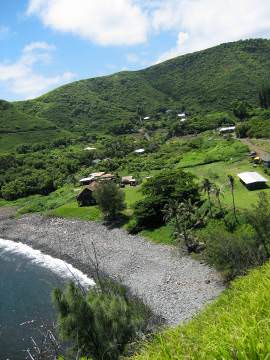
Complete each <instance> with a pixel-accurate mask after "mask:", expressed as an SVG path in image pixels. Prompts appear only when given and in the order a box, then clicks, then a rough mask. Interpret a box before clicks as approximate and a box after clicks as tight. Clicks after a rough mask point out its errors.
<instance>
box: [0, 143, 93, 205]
mask: <svg viewBox="0 0 270 360" xmlns="http://www.w3.org/2000/svg"><path fill="white" fill-rule="evenodd" d="M92 161H93V154H91V153H89V152H86V151H83V150H76V149H73V151H68V150H65V149H61V150H51V151H50V150H48V151H47V150H46V151H39V152H36V153H27V154H23V155H21V154H2V155H0V195H1V196H2V197H3V198H4V199H6V200H15V199H18V198H21V197H25V196H28V195H33V194H41V195H47V194H49V193H50V192H52V191H54V190H55V189H57V188H59V187H61V186H63V185H64V184H66V183H71V182H74V181H75V179H74V174H75V173H76V172H77V171H78V170H79V169H80V168H81V167H83V166H86V167H87V166H88V167H89V166H91V165H92Z"/></svg>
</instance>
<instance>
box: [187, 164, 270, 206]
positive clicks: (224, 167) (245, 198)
mask: <svg viewBox="0 0 270 360" xmlns="http://www.w3.org/2000/svg"><path fill="white" fill-rule="evenodd" d="M189 171H190V172H192V173H193V174H195V175H196V176H197V177H198V178H199V179H203V178H209V179H210V180H211V181H212V182H214V183H216V184H218V185H219V186H220V187H221V188H222V192H223V197H222V199H221V200H222V202H223V203H224V204H225V205H228V206H230V205H231V202H232V198H231V192H230V188H229V184H228V178H227V176H228V175H229V174H231V175H233V176H234V177H235V200H236V206H237V207H239V208H241V209H247V208H250V207H251V206H252V205H253V204H255V203H256V202H257V199H258V193H259V192H261V191H262V190H255V191H249V190H247V188H246V187H245V186H244V185H242V184H241V183H240V181H239V179H238V178H237V174H238V173H240V172H244V171H257V172H258V173H260V174H262V175H263V176H264V177H266V178H267V179H269V180H270V178H269V176H267V175H266V174H265V173H264V171H263V168H262V167H260V166H258V167H256V168H254V167H253V165H252V164H251V163H250V162H249V160H248V159H245V160H242V161H237V162H218V163H213V164H207V165H202V166H197V167H193V168H190V169H189ZM265 191H267V192H269V191H270V189H266V190H265Z"/></svg>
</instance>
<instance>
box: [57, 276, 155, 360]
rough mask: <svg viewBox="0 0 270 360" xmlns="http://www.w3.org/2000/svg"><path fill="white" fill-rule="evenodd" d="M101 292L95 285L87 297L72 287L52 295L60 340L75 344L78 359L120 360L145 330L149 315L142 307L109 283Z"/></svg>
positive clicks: (58, 290) (77, 288) (118, 287)
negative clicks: (56, 313) (130, 343)
mask: <svg viewBox="0 0 270 360" xmlns="http://www.w3.org/2000/svg"><path fill="white" fill-rule="evenodd" d="M102 289H103V290H101V288H99V286H98V285H96V286H95V287H94V288H92V289H91V290H90V291H88V293H85V292H84V291H82V289H81V288H80V287H78V286H76V285H75V284H74V283H70V284H69V285H68V286H67V287H66V288H65V289H64V290H61V289H55V290H54V292H53V302H54V304H55V307H56V310H57V312H58V320H57V323H58V324H57V325H58V329H59V332H60V336H61V338H62V339H63V340H68V341H69V342H71V343H72V345H73V351H74V352H76V353H77V358H79V357H80V356H86V357H87V358H88V357H90V358H91V359H93V360H101V359H102V360H117V359H119V357H120V355H121V354H122V353H123V352H124V350H125V347H126V345H127V344H128V342H130V341H132V340H133V339H135V337H136V336H137V334H139V333H141V332H143V331H144V330H145V328H146V325H147V320H148V316H149V315H150V314H149V312H148V311H147V309H146V307H145V306H144V305H143V304H141V303H139V302H138V301H136V300H131V299H129V298H128V296H127V293H126V290H125V289H124V288H122V287H120V286H117V285H113V284H110V283H107V284H106V286H104V284H103V287H102ZM73 358H75V357H73Z"/></svg>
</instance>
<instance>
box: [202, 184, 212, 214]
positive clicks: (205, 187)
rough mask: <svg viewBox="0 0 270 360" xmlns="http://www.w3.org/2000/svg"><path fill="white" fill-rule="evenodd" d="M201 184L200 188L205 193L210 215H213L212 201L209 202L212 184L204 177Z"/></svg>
mask: <svg viewBox="0 0 270 360" xmlns="http://www.w3.org/2000/svg"><path fill="white" fill-rule="evenodd" d="M201 186H202V190H203V191H204V192H205V193H206V194H207V197H208V204H209V212H210V216H211V217H213V211H212V202H211V190H212V186H213V184H212V183H211V181H210V180H209V179H207V178H205V179H204V180H203V182H202V185H201Z"/></svg>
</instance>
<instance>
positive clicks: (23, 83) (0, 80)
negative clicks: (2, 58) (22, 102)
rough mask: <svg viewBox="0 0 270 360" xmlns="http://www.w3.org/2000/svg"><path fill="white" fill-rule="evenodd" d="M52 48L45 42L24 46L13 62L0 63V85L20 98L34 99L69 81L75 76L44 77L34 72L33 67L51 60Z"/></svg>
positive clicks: (67, 74)
mask: <svg viewBox="0 0 270 360" xmlns="http://www.w3.org/2000/svg"><path fill="white" fill-rule="evenodd" d="M54 49H55V48H54V46H52V45H49V44H47V43H45V42H33V43H30V44H28V45H26V46H25V47H24V48H23V50H22V53H21V56H20V57H19V59H18V60H17V61H14V62H0V84H1V85H4V87H5V88H6V89H7V90H8V91H9V92H12V93H13V94H14V95H16V96H19V97H20V98H23V99H25V98H27V99H28V98H34V97H36V96H39V95H41V94H42V93H44V92H46V91H48V90H50V89H51V88H52V87H55V86H58V85H61V84H64V83H66V82H68V81H71V80H72V79H73V78H74V77H75V74H73V73H71V72H65V73H63V74H61V75H55V76H44V75H42V74H40V73H38V72H37V71H35V65H39V64H44V63H45V64H46V63H48V62H49V61H51V59H52V54H51V53H52V51H53V50H54Z"/></svg>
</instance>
